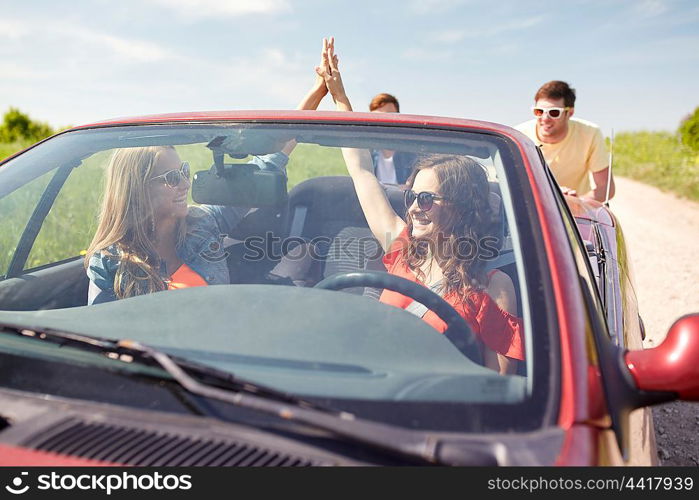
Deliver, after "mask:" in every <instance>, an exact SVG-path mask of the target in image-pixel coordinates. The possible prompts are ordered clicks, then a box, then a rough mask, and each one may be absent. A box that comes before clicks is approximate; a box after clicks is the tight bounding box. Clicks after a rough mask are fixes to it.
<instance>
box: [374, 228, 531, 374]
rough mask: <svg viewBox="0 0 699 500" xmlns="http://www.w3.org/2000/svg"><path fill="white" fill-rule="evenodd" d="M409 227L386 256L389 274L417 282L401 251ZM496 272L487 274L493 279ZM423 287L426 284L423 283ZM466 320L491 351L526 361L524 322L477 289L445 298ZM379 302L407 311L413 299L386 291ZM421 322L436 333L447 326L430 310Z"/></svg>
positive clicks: (406, 239) (384, 258)
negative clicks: (462, 296)
mask: <svg viewBox="0 0 699 500" xmlns="http://www.w3.org/2000/svg"><path fill="white" fill-rule="evenodd" d="M407 234H408V230H407V228H406V229H405V230H404V231H403V232H402V233H401V234H400V236H398V238H396V239H395V241H394V242H393V243H392V244H391V248H389V249H388V252H386V255H384V257H383V263H384V264H385V265H386V269H387V270H388V272H389V273H391V274H395V275H396V276H400V277H401V278H406V279H408V280H410V281H413V282H415V283H420V282H419V281H418V280H417V276H416V275H415V273H414V272H413V271H412V270H411V269H410V268H409V267H408V264H407V262H406V261H405V259H404V258H403V255H402V249H403V247H404V245H406V244H407V242H408V237H407ZM495 272H500V271H497V270H494V271H491V272H490V273H489V274H488V277H489V278H490V277H491V276H492V275H493V274H494V273H495ZM420 284H421V285H424V283H420ZM442 298H443V299H444V300H445V301H447V302H448V303H449V305H451V306H452V307H453V308H454V309H455V310H456V312H458V313H459V315H461V317H462V318H464V319H465V320H466V323H468V325H469V326H470V327H471V329H472V330H473V332H474V333H475V334H476V336H477V337H478V338H479V339H480V340H481V341H482V342H483V343H484V344H485V345H486V346H488V347H489V348H490V349H492V350H493V351H495V352H498V353H500V354H503V355H505V356H507V357H509V358H514V359H519V360H523V359H524V339H523V335H522V330H523V325H522V319H521V318H518V317H517V316H514V315H512V314H510V313H509V312H507V311H503V310H502V309H500V307H499V306H498V305H497V304H496V303H495V301H494V300H493V299H492V297H490V295H488V294H487V293H486V292H485V291H481V290H477V291H474V292H473V293H471V294H470V296H469V298H468V299H466V300H463V299H462V298H461V297H459V295H458V294H456V293H454V292H452V293H449V294H447V295H445V296H443V297H442ZM379 300H380V301H381V302H383V303H385V304H390V305H392V306H395V307H400V308H401V309H405V308H406V307H408V306H409V305H410V304H411V303H412V302H413V299H411V298H409V297H406V296H405V295H402V294H400V293H397V292H394V291H392V290H384V291H383V292H382V293H381V297H380V298H379ZM422 319H423V320H424V321H425V322H426V323H427V324H429V325H430V326H431V327H433V328H434V329H435V330H437V331H439V332H441V333H444V331H445V330H446V328H447V325H446V323H445V322H444V321H443V320H442V319H441V318H440V317H439V316H437V315H436V314H435V313H434V312H433V311H431V310H428V311H427V312H426V313H425V315H424V316H423V317H422Z"/></svg>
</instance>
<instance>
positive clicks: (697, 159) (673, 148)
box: [613, 132, 699, 201]
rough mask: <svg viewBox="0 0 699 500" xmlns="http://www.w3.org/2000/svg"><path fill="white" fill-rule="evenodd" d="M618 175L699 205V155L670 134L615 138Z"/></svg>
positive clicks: (615, 164) (620, 134) (615, 168)
mask: <svg viewBox="0 0 699 500" xmlns="http://www.w3.org/2000/svg"><path fill="white" fill-rule="evenodd" d="M613 170H614V174H615V175H620V176H624V177H630V178H632V179H636V180H639V181H641V182H645V183H647V184H651V185H653V186H656V187H658V188H660V189H662V190H664V191H670V192H673V193H675V194H678V195H680V196H683V197H685V198H688V199H690V200H694V201H699V154H695V153H692V152H691V151H690V150H688V149H687V148H686V147H685V146H684V145H683V144H682V143H681V142H680V139H679V138H678V137H677V136H676V135H675V134H671V133H669V132H622V133H619V134H617V135H616V137H615V138H614V166H613Z"/></svg>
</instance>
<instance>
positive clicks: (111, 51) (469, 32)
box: [0, 0, 699, 134]
mask: <svg viewBox="0 0 699 500" xmlns="http://www.w3.org/2000/svg"><path fill="white" fill-rule="evenodd" d="M0 12H2V15H1V16H0V113H4V111H5V110H7V108H9V107H10V106H14V107H18V108H20V109H21V110H23V111H25V112H27V113H29V114H30V115H31V116H32V117H33V118H35V119H38V120H42V121H48V122H49V123H51V124H52V125H55V126H60V125H67V124H74V125H76V124H80V123H86V122H91V121H96V120H101V119H105V118H111V117H117V116H128V115H138V114H150V113H166V112H176V111H201V110H222V109H289V108H293V107H295V106H296V104H297V103H298V101H299V99H300V98H301V96H302V95H303V94H304V93H305V92H306V90H307V89H308V88H309V86H310V84H311V83H312V81H313V78H314V74H313V67H314V66H315V65H316V64H317V61H318V57H319V50H320V45H321V40H322V38H323V37H324V36H330V35H334V36H335V38H336V47H337V52H338V54H339V56H340V69H341V71H342V72H343V77H344V80H345V87H346V89H347V91H348V94H349V96H350V98H351V99H352V101H353V104H354V108H355V109H356V110H365V109H366V107H367V105H368V102H369V100H370V99H371V97H372V96H373V95H374V94H376V93H378V92H382V91H385V92H390V93H393V94H395V95H396V96H397V97H398V98H399V100H400V102H401V110H402V111H403V112H406V113H417V114H427V115H443V116H455V117H465V118H474V119H480V120H488V121H494V122H500V123H504V124H507V125H515V124H517V123H519V122H521V121H524V120H526V119H529V117H530V114H531V111H530V106H531V104H532V99H533V95H534V93H535V91H536V89H537V88H538V87H539V85H541V84H542V83H544V82H546V81H548V80H552V79H560V80H565V81H568V82H569V83H570V84H571V85H572V86H573V87H575V88H576V89H577V92H578V101H577V106H576V113H577V115H578V116H580V117H581V118H585V119H588V120H591V121H593V122H596V123H598V124H599V125H600V126H601V127H602V129H603V131H604V132H605V133H606V134H609V133H610V131H611V129H612V128H613V129H614V130H615V131H617V132H618V131H622V130H644V129H645V130H675V129H676V128H677V126H678V124H679V122H680V120H681V119H682V118H683V117H684V116H686V115H687V114H689V113H690V112H691V111H692V110H694V108H695V107H696V106H699V2H698V1H696V0H686V1H683V0H607V1H591V0H587V1H578V0H568V1H563V0H556V1H548V0H544V1H541V0H538V1H528V0H520V1H516V0H497V1H493V0H489V1H482V0H405V1H381V0H373V1H365V0H359V1H333V0H299V1H294V0H229V1H227V0H121V1H113V0H90V1H87V0H71V1H70V2H55V1H40V0H27V1H24V2H19V1H16V0H0ZM331 108H332V106H331V102H330V100H329V98H328V100H326V101H324V103H323V104H321V108H320V109H331Z"/></svg>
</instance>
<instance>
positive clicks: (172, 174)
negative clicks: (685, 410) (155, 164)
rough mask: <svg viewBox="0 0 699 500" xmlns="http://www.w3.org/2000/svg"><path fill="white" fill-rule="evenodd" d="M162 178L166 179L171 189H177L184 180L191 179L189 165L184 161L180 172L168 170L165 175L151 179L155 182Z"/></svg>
mask: <svg viewBox="0 0 699 500" xmlns="http://www.w3.org/2000/svg"><path fill="white" fill-rule="evenodd" d="M160 178H162V179H164V180H165V184H167V185H168V186H170V187H171V188H176V187H177V186H179V185H180V182H182V179H183V178H185V179H189V163H187V162H186V161H183V162H182V166H181V167H180V169H179V170H168V171H167V172H165V173H164V174H160V175H156V176H155V177H153V178H151V180H152V181H154V180H156V179H160Z"/></svg>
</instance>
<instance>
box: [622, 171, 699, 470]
mask: <svg viewBox="0 0 699 500" xmlns="http://www.w3.org/2000/svg"><path fill="white" fill-rule="evenodd" d="M615 180H616V196H615V197H614V198H613V199H612V200H611V202H610V208H611V209H612V211H613V212H614V214H615V215H616V216H617V218H618V220H619V223H620V224H621V227H622V229H623V231H624V234H625V236H626V241H627V245H628V248H629V254H630V256H631V262H632V266H633V269H634V272H635V278H636V295H637V298H638V302H639V310H640V312H641V316H642V317H643V321H644V323H645V325H646V333H647V335H646V340H645V342H644V344H645V346H646V347H647V348H648V347H654V346H656V345H658V344H660V343H661V342H662V341H663V339H664V338H665V335H666V333H667V330H668V329H669V328H670V326H671V325H672V323H673V322H674V321H675V320H676V319H677V318H678V317H680V316H682V315H683V314H687V313H690V312H699V203H694V202H691V201H687V200H684V199H680V198H678V197H676V196H673V195H671V194H667V193H663V192H662V191H660V190H658V189H656V188H654V187H651V186H648V185H646V184H642V183H640V182H636V181H633V180H630V179H625V178H617V179H615ZM698 362H699V360H698ZM653 418H654V420H655V429H656V440H657V443H658V455H659V459H660V463H661V465H693V466H697V465H699V403H671V404H667V405H663V406H659V407H656V408H654V409H653Z"/></svg>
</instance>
